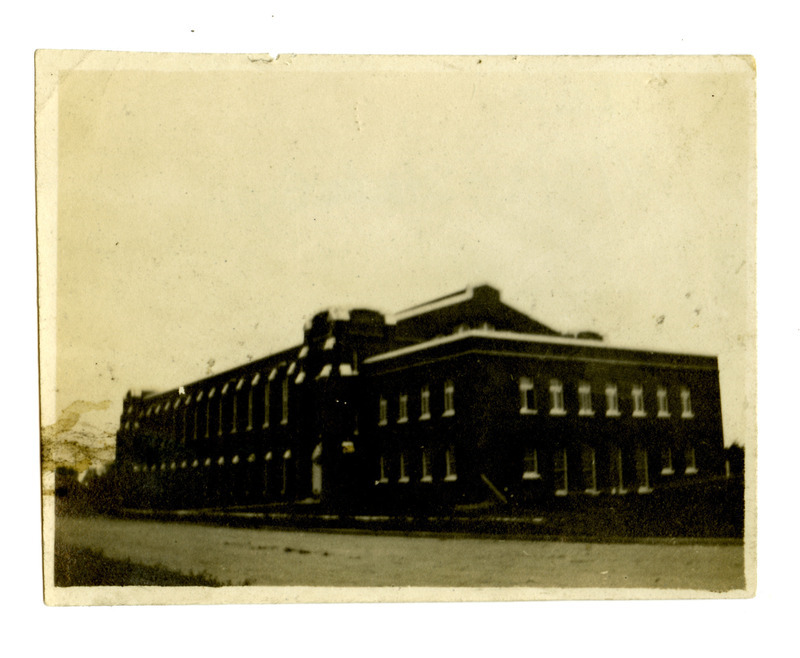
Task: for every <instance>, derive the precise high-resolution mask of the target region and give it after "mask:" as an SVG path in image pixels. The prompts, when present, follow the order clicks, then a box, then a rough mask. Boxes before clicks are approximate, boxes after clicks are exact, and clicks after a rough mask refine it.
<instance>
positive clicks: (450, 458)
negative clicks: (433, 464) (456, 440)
mask: <svg viewBox="0 0 800 658" xmlns="http://www.w3.org/2000/svg"><path fill="white" fill-rule="evenodd" d="M444 470H445V475H444V481H445V482H453V481H455V480H456V479H457V478H458V475H457V474H456V449H455V447H454V446H450V447H448V448H447V450H446V451H445V453H444Z"/></svg>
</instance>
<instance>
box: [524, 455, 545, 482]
mask: <svg viewBox="0 0 800 658" xmlns="http://www.w3.org/2000/svg"><path fill="white" fill-rule="evenodd" d="M522 463H523V470H522V479H523V480H538V479H539V478H540V477H541V476H540V475H539V454H538V452H537V451H536V448H525V456H524V457H523V462H522Z"/></svg>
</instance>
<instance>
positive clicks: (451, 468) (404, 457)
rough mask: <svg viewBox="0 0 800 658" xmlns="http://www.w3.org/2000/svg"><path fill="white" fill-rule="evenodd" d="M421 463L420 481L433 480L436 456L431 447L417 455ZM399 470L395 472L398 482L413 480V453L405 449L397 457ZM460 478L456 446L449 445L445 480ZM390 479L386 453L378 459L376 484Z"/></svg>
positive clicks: (445, 460) (446, 453)
mask: <svg viewBox="0 0 800 658" xmlns="http://www.w3.org/2000/svg"><path fill="white" fill-rule="evenodd" d="M417 459H418V464H419V471H418V475H419V481H420V482H433V473H434V471H433V467H434V463H433V460H434V456H433V452H432V451H431V449H430V448H422V449H421V451H420V452H419V454H418V455H417ZM396 466H397V470H396V473H395V476H396V479H397V482H400V483H406V482H410V481H411V471H412V468H413V463H412V461H411V453H410V452H406V451H403V452H401V453H400V454H399V455H398V458H397V464H396ZM457 479H458V474H457V472H456V451H455V447H453V446H448V448H447V449H446V450H445V452H444V481H445V482H454V481H455V480H457ZM389 481H390V473H389V463H388V460H387V458H386V455H381V456H380V458H379V460H378V480H377V482H376V484H386V483H387V482H389Z"/></svg>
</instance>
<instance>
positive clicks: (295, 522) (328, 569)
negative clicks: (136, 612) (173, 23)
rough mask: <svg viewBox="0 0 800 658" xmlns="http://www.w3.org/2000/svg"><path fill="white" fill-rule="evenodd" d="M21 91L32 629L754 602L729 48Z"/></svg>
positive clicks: (752, 193)
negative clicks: (28, 179) (322, 606)
mask: <svg viewBox="0 0 800 658" xmlns="http://www.w3.org/2000/svg"><path fill="white" fill-rule="evenodd" d="M35 75H36V108H35V110H36V142H37V143H36V175H37V180H36V203H37V247H38V302H39V354H40V403H41V460H42V516H43V531H42V549H43V578H44V585H45V592H44V598H45V601H46V603H47V604H48V605H53V606H72V605H113V604H155V603H159V604H164V603H195V604H197V603H245V602H246V603H252V602H264V603H266V602H272V603H276V602H301V603H302V602H309V603H310V602H400V601H404V602H417V601H534V600H552V599H683V598H748V597H752V596H753V595H754V593H755V589H756V581H755V576H756V569H755V566H756V522H755V520H756V494H755V456H756V261H755V256H756V250H755V242H756V240H755V238H756V116H755V93H756V71H755V61H754V60H753V59H752V58H751V57H747V56H624V57H612V56H597V57H581V56H513V55H509V56H466V55H461V56H378V55H371V56H355V55H285V54H280V55H275V56H273V55H268V54H259V55H255V54H249V55H248V54H236V55H234V54H227V55H223V54H216V55H208V54H177V53H155V54H154V53H151V54H145V53H125V52H103V51H58V50H42V51H39V52H37V54H36V71H35Z"/></svg>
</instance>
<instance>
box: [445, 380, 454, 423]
mask: <svg viewBox="0 0 800 658" xmlns="http://www.w3.org/2000/svg"><path fill="white" fill-rule="evenodd" d="M454 396H455V385H454V384H453V380H452V379H448V380H447V381H446V382H445V383H444V413H443V414H442V416H452V415H453V414H455V413H456V409H455V403H454Z"/></svg>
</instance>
